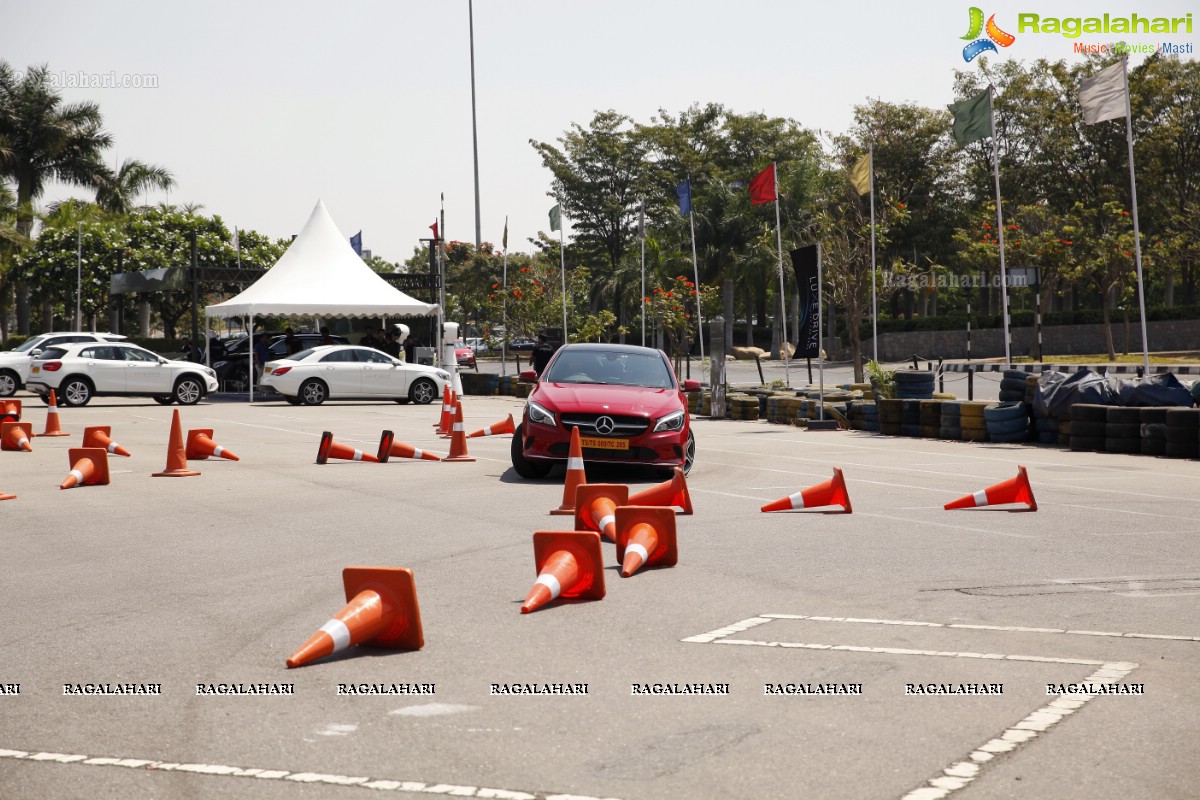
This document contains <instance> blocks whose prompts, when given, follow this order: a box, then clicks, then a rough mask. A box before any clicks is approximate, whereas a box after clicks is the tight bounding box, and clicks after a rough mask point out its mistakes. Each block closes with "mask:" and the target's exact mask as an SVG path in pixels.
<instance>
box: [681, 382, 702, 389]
mask: <svg viewBox="0 0 1200 800" xmlns="http://www.w3.org/2000/svg"><path fill="white" fill-rule="evenodd" d="M683 390H684V391H685V392H698V391H700V381H696V380H686V381H684V382H683Z"/></svg>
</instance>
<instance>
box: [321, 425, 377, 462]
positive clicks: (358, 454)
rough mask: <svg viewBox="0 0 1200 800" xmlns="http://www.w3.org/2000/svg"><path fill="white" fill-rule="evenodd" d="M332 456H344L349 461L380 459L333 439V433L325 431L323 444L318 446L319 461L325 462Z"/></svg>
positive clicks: (322, 436) (322, 439)
mask: <svg viewBox="0 0 1200 800" xmlns="http://www.w3.org/2000/svg"><path fill="white" fill-rule="evenodd" d="M331 458H344V459H345V460H347V461H375V462H378V461H379V459H378V458H376V457H375V456H373V455H371V454H370V453H364V452H363V451H362V450H355V449H354V448H353V447H351V446H350V445H346V444H341V443H340V442H335V441H334V440H333V434H332V433H330V432H329V431H324V432H323V433H322V434H321V444H320V445H319V446H318V447H317V463H318V464H324V463H325V462H326V461H328V460H329V459H331Z"/></svg>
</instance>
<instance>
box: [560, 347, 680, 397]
mask: <svg viewBox="0 0 1200 800" xmlns="http://www.w3.org/2000/svg"><path fill="white" fill-rule="evenodd" d="M545 379H546V380H547V381H549V382H551V383H601V384H607V385H617V386H647V387H650V388H652V389H670V388H672V387H673V386H674V385H675V384H674V381H672V380H671V373H670V371H669V370H668V369H667V365H666V362H664V361H663V359H662V357H661V356H659V355H657V354H655V353H628V352H612V351H604V350H566V351H563V352H562V353H560V354H559V356H558V358H556V359H554V363H553V364H551V365H550V369H549V371H548V372H547V373H546V376H545Z"/></svg>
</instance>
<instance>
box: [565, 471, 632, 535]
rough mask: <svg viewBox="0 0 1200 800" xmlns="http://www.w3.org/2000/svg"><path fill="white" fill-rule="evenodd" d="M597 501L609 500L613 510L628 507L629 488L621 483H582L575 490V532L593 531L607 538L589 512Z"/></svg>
mask: <svg viewBox="0 0 1200 800" xmlns="http://www.w3.org/2000/svg"><path fill="white" fill-rule="evenodd" d="M599 499H608V500H611V501H612V503H613V508H614V509H615V508H616V507H617V506H624V505H629V487H628V486H626V485H625V484H623V483H584V484H581V485H580V486H578V487H576V489H575V530H577V531H595V532H596V533H598V534H600V535H601V536H604V537H605V538H608V537H607V536H605V534H604V531H602V530H600V526H599V525H597V524H596V520H595V519H593V516H594V515H593V514H592V513H591V510H590V509H591V505H592V503H593V502H594V501H596V500H599ZM551 513H553V512H551Z"/></svg>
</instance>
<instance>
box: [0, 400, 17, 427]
mask: <svg viewBox="0 0 1200 800" xmlns="http://www.w3.org/2000/svg"><path fill="white" fill-rule="evenodd" d="M20 421H21V401H20V400H0V422H20Z"/></svg>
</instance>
